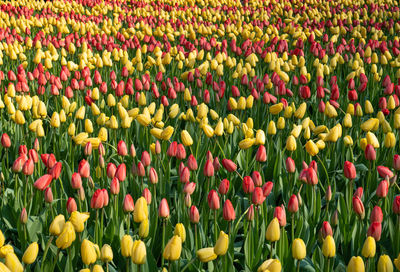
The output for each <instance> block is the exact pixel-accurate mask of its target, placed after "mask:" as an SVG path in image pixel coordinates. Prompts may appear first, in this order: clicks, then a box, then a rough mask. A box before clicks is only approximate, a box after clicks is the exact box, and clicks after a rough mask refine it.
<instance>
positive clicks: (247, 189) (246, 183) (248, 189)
mask: <svg viewBox="0 0 400 272" xmlns="http://www.w3.org/2000/svg"><path fill="white" fill-rule="evenodd" d="M242 186H243V191H244V193H245V194H251V193H252V192H253V191H254V182H253V180H252V178H251V177H249V176H245V177H244V178H243V183H242Z"/></svg>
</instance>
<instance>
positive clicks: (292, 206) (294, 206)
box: [288, 194, 299, 213]
mask: <svg viewBox="0 0 400 272" xmlns="http://www.w3.org/2000/svg"><path fill="white" fill-rule="evenodd" d="M298 210H299V201H298V199H297V196H296V195H295V194H293V195H292V196H291V197H290V199H289V204H288V211H289V212H290V213H296V212H297V211H298Z"/></svg>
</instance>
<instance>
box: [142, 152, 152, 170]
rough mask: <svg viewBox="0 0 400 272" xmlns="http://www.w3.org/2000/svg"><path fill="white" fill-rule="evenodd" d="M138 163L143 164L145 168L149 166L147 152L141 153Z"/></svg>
mask: <svg viewBox="0 0 400 272" xmlns="http://www.w3.org/2000/svg"><path fill="white" fill-rule="evenodd" d="M140 161H141V162H142V163H143V166H144V167H147V166H149V165H150V162H151V159H150V154H149V152H147V151H143V152H142V157H141V159H140Z"/></svg>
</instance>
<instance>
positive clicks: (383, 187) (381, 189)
mask: <svg viewBox="0 0 400 272" xmlns="http://www.w3.org/2000/svg"><path fill="white" fill-rule="evenodd" d="M388 191H389V182H388V181H387V180H386V179H384V180H382V181H381V182H380V183H379V185H378V188H377V189H376V195H377V196H378V197H386V196H387V194H388Z"/></svg>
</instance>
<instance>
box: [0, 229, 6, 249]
mask: <svg viewBox="0 0 400 272" xmlns="http://www.w3.org/2000/svg"><path fill="white" fill-rule="evenodd" d="M4 242H5V238H4V234H3V232H2V231H1V230H0V248H1V247H2V246H3V245H4Z"/></svg>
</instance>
